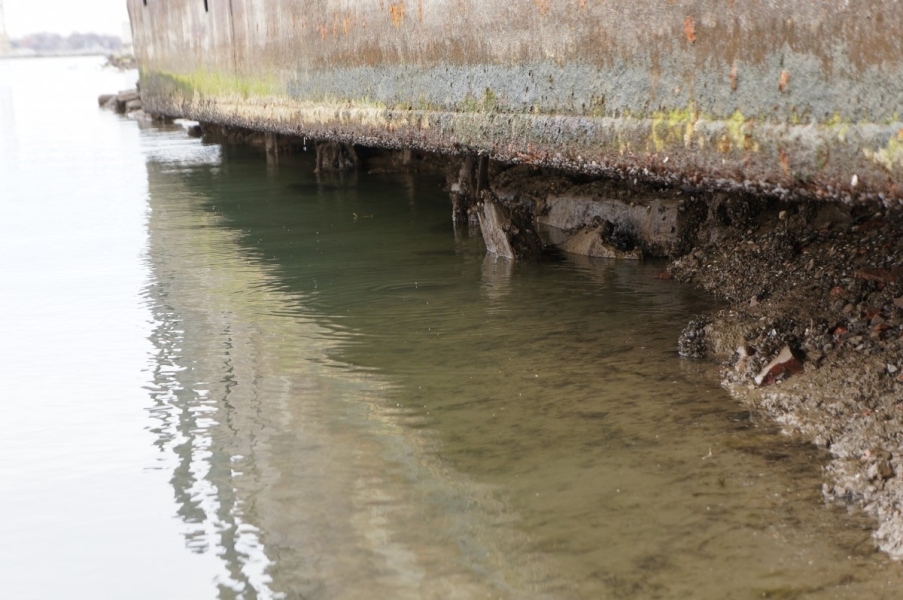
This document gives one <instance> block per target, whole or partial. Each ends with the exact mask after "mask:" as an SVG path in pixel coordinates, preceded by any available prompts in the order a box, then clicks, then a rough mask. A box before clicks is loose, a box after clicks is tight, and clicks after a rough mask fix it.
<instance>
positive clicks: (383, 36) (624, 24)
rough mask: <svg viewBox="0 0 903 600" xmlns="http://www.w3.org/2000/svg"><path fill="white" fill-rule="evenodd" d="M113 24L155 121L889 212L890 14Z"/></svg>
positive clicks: (542, 5)
mask: <svg viewBox="0 0 903 600" xmlns="http://www.w3.org/2000/svg"><path fill="white" fill-rule="evenodd" d="M205 5H206V8H207V9H206V10H205ZM129 11H130V14H131V17H132V28H133V35H134V40H135V47H136V52H137V54H138V58H139V62H140V65H141V80H142V95H143V98H144V102H145V104H146V106H147V107H148V108H150V109H151V110H153V111H156V112H159V113H163V114H167V115H171V116H186V117H191V118H194V119H198V120H202V121H210V122H217V123H226V124H235V125H242V126H246V127H252V128H256V129H261V130H269V131H280V132H285V133H294V134H299V135H308V136H311V137H315V138H328V139H340V140H343V141H354V142H358V143H366V144H373V145H379V146H389V147H400V146H410V147H417V148H422V149H427V150H436V151H445V152H483V153H489V154H491V155H493V156H495V157H496V158H499V159H501V160H511V161H522V162H532V163H536V164H545V165H555V166H561V167H566V168H570V169H576V170H581V171H587V172H599V173H621V174H628V175H629V176H641V177H646V178H651V179H656V178H658V179H670V180H680V181H683V182H685V183H691V184H693V185H715V186H719V187H731V186H743V187H745V188H747V189H759V190H763V191H768V192H777V193H780V194H784V195H791V196H803V197H833V198H846V199H851V198H852V199H856V198H868V197H875V196H880V197H881V198H883V199H884V200H885V201H886V202H888V203H896V202H898V201H900V200H901V199H903V122H901V115H900V111H901V106H903V36H900V35H899V32H900V31H903V6H901V5H900V4H899V3H898V2H897V1H895V0H857V1H856V2H846V1H837V2H824V1H821V0H785V1H782V2H776V1H773V0H770V1H765V0H746V1H744V2H724V1H723V0H696V1H681V0H630V1H626V0H608V1H605V2H603V1H601V0H509V1H507V2H485V1H478V0H399V1H394V2H393V1H391V0H207V2H206V3H205V2H204V0H147V2H146V5H145V2H144V0H129Z"/></svg>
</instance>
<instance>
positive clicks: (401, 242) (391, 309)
mask: <svg viewBox="0 0 903 600" xmlns="http://www.w3.org/2000/svg"><path fill="white" fill-rule="evenodd" d="M100 62H101V61H99V60H98V59H54V60H40V61H39V60H28V61H25V60H20V61H0V309H2V310H0V378H2V381H3V384H4V385H3V388H2V393H0V399H2V408H3V418H2V419H0V456H2V459H3V460H2V462H0V485H2V488H0V511H2V514H3V517H4V518H3V521H2V525H0V539H2V540H3V544H0V581H2V582H3V589H4V592H3V595H4V597H9V598H91V599H95V598H167V599H169V598H186V599H194V598H246V599H251V598H286V599H295V598H315V599H319V598H322V599H358V598H362V599H363V598H401V599H406V598H429V599H433V598H435V599H444V598H462V599H469V598H512V599H515V598H563V599H570V598H575V599H576V598H638V599H645V598H663V599H671V598H673V599H682V598H699V599H713V600H715V599H730V598H738V599H739V598H762V597H768V598H815V599H822V598H825V599H827V598H851V599H852V598H861V599H866V598H869V599H871V598H888V599H889V598H898V597H900V596H901V595H903V576H901V575H903V571H901V567H900V566H899V565H898V564H896V563H893V562H891V561H889V560H887V559H886V558H884V557H883V556H882V555H880V554H876V553H875V552H874V551H873V549H872V544H871V541H870V537H869V529H868V527H869V525H870V524H869V522H868V521H867V520H864V519H863V518H861V517H860V516H858V515H857V514H855V513H853V514H848V513H847V512H846V511H844V510H843V509H840V508H836V507H826V506H824V505H823V504H822V502H821V499H820V493H819V486H820V465H821V464H822V462H823V460H824V457H823V456H820V455H819V454H818V453H817V452H816V451H814V450H813V449H811V448H810V447H808V446H807V445H804V444H800V443H797V442H794V441H793V440H791V439H788V438H786V437H783V436H781V435H780V434H779V433H778V432H777V431H775V430H774V429H773V428H772V427H771V426H770V425H769V423H768V422H767V421H764V420H762V419H760V418H759V417H757V416H756V415H751V414H750V413H749V412H748V411H745V410H743V409H742V408H741V407H739V406H738V405H737V404H736V403H735V402H734V401H733V400H731V399H730V398H729V397H728V396H727V395H726V393H725V392H724V391H723V390H721V389H720V388H718V387H717V386H716V385H714V382H715V381H716V375H715V372H714V370H713V367H712V366H710V365H705V364H699V363H689V362H686V361H681V360H679V359H678V358H677V356H676V352H675V348H674V346H675V340H676V337H677V334H678V333H679V331H680V328H681V327H682V325H683V324H684V323H685V322H686V320H687V319H688V318H690V316H691V315H693V314H694V313H697V312H700V311H703V310H706V309H708V308H711V306H712V304H711V302H712V301H711V299H708V298H706V297H702V296H700V295H698V294H695V293H693V292H692V291H691V290H688V289H685V288H682V287H680V286H678V285H675V284H673V283H667V282H660V281H657V280H655V279H654V278H653V275H654V274H655V273H656V272H657V270H660V268H661V267H660V265H649V264H647V265H637V264H627V263H614V262H592V261H588V260H581V259H578V258H564V259H562V260H561V261H553V262H548V263H544V264H514V265H512V264H510V263H507V262H504V261H498V260H493V259H492V258H488V257H487V256H486V254H485V249H484V247H483V245H482V242H481V240H480V239H479V237H478V236H477V237H473V236H468V235H466V234H461V233H457V234H456V232H455V231H454V230H453V229H452V227H451V224H450V207H449V203H448V200H447V197H446V196H445V195H444V194H443V192H442V189H441V181H440V180H439V179H437V178H435V177H432V176H416V177H415V176H408V175H368V174H365V173H360V174H357V175H345V176H334V177H322V178H317V177H315V176H314V175H313V173H312V170H313V162H312V158H311V157H310V156H301V157H299V158H296V159H292V160H283V162H282V163H281V164H280V165H279V166H278V167H276V166H267V163H266V160H265V158H264V157H263V154H262V152H260V151H259V150H256V149H253V148H233V147H221V146H218V145H214V144H205V143H202V142H201V141H199V140H195V139H189V138H188V137H187V136H186V135H185V133H184V130H183V129H182V128H180V127H177V126H167V127H149V126H139V125H138V124H137V123H135V122H132V121H129V120H126V119H123V118H121V117H117V116H115V115H113V114H111V113H106V112H101V111H99V110H98V109H97V108H96V101H95V98H96V96H97V94H99V93H101V92H103V91H113V90H117V89H123V88H126V87H129V86H130V85H132V84H133V82H134V79H135V74H134V73H126V74H119V73H114V72H107V71H102V70H100V68H99V64H100Z"/></svg>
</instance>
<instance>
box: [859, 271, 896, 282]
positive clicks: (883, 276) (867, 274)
mask: <svg viewBox="0 0 903 600" xmlns="http://www.w3.org/2000/svg"><path fill="white" fill-rule="evenodd" d="M856 278H857V279H863V280H865V281H877V282H879V283H891V282H893V281H894V279H896V277H895V276H894V274H893V273H892V272H891V271H888V270H887V269H859V270H858V271H856Z"/></svg>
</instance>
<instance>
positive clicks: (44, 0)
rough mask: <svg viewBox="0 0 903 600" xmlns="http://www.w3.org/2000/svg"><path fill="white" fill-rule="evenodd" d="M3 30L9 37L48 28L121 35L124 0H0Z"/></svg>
mask: <svg viewBox="0 0 903 600" xmlns="http://www.w3.org/2000/svg"><path fill="white" fill-rule="evenodd" d="M2 2H3V7H4V9H5V10H6V32H7V33H8V34H9V37H11V38H19V37H22V36H24V35H27V34H29V33H38V32H41V31H49V32H52V33H59V34H61V35H69V34H70V33H73V32H76V31H77V32H79V33H89V32H94V33H106V34H110V35H118V36H121V35H122V26H123V23H128V21H129V15H128V12H127V11H126V0H2Z"/></svg>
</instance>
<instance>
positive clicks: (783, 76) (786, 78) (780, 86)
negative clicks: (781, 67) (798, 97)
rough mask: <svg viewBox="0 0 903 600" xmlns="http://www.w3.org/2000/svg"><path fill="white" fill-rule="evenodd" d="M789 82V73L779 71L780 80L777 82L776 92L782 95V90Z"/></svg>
mask: <svg viewBox="0 0 903 600" xmlns="http://www.w3.org/2000/svg"><path fill="white" fill-rule="evenodd" d="M789 82H790V73H788V72H787V71H781V79H780V80H779V81H778V90H780V92H781V93H782V94H783V93H784V90H785V89H786V88H787V84H788V83H789Z"/></svg>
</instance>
